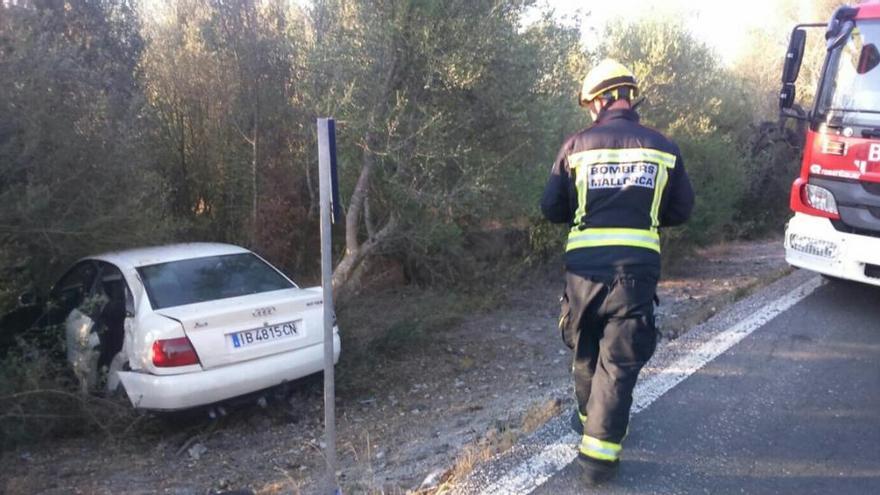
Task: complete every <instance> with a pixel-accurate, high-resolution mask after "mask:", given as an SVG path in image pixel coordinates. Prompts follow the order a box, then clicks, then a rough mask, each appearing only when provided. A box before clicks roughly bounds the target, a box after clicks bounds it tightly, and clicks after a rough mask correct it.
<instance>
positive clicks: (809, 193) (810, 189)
mask: <svg viewBox="0 0 880 495" xmlns="http://www.w3.org/2000/svg"><path fill="white" fill-rule="evenodd" d="M804 200H805V202H806V203H807V204H808V205H810V206H812V207H813V208H815V209H817V210H819V211H824V212H825V213H830V214H832V215H837V214H838V212H837V201H836V200H835V199H834V194H832V193H831V191H829V190H828V189H825V188H824V187H820V186H815V185H813V184H806V185H805V186H804Z"/></svg>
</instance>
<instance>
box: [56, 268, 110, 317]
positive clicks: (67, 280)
mask: <svg viewBox="0 0 880 495" xmlns="http://www.w3.org/2000/svg"><path fill="white" fill-rule="evenodd" d="M97 274H98V267H97V266H96V265H95V263H94V262H92V261H88V260H87V261H81V262H79V263H78V264H76V265H74V267H73V268H71V269H70V270H68V272H67V273H65V274H64V276H63V277H61V279H60V280H59V281H58V283H57V284H55V287H53V288H52V292H51V293H50V295H49V302H50V304H51V305H52V306H53V308H51V309H57V310H60V311H61V312H62V313H64V314H66V313H69V312H70V311H73V309H74V308H77V307H79V306H80V305H81V304H82V303H83V301H84V300H85V297H86V295H88V294H89V293H90V292H91V291H92V288H93V286H94V283H95V278H96V276H97Z"/></svg>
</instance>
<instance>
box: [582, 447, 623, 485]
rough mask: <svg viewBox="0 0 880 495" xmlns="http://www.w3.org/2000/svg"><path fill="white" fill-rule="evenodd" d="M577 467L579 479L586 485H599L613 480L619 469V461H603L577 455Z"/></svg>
mask: <svg viewBox="0 0 880 495" xmlns="http://www.w3.org/2000/svg"><path fill="white" fill-rule="evenodd" d="M577 462H578V466H580V468H581V479H583V480H584V482H585V483H586V484H588V485H601V484H602V483H606V482H608V481H611V480H613V479H614V477H615V476H617V470H618V468H619V467H620V460H619V459H618V460H614V461H603V460H600V459H594V458H592V457H589V456H586V455H584V454H582V453H578V456H577Z"/></svg>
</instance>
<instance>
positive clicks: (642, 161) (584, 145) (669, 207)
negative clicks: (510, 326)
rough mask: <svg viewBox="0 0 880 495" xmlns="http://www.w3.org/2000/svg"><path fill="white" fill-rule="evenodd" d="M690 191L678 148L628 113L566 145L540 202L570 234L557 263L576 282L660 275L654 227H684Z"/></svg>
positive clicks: (608, 114) (613, 115) (604, 119)
mask: <svg viewBox="0 0 880 495" xmlns="http://www.w3.org/2000/svg"><path fill="white" fill-rule="evenodd" d="M693 205H694V192H693V189H692V187H691V183H690V179H688V176H687V172H685V169H684V161H683V160H682V158H681V153H680V152H679V149H678V146H677V145H676V144H675V143H673V142H672V141H670V140H669V139H667V138H666V137H664V136H663V135H662V134H660V133H659V132H657V131H655V130H653V129H650V128H647V127H645V126H642V125H641V124H639V117H638V114H637V113H636V112H635V111H633V110H629V109H615V110H608V111H605V112H604V113H603V114H602V116H601V117H600V118H599V120H598V121H597V122H596V123H594V124H593V125H592V126H590V127H588V128H586V129H584V130H582V131H580V132H578V133H577V134H575V135H573V136H571V137H569V138H568V139H566V141H565V143H564V144H563V145H562V149H561V150H560V151H559V156H558V157H557V158H556V161H555V162H554V164H553V170H552V171H551V173H550V178H549V180H548V181H547V186H546V187H545V188H544V195H543V197H542V198H541V210H542V211H543V213H544V216H545V217H546V218H547V219H548V220H550V221H551V222H554V223H565V224H568V225H569V227H570V230H569V234H568V241H567V246H566V256H565V264H566V269H567V270H568V271H570V272H573V273H577V274H580V275H587V276H589V275H609V274H615V273H622V272H626V273H641V274H646V275H651V276H654V277H658V278H659V276H660V236H659V228H660V227H667V226H673V225H679V224H681V223H684V222H685V221H686V220H687V219H688V217H689V216H690V213H691V210H692V209H693Z"/></svg>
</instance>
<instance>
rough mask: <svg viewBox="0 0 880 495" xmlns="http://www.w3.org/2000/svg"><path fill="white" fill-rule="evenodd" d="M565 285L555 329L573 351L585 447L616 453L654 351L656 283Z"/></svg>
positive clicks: (604, 280) (584, 280) (571, 281)
mask: <svg viewBox="0 0 880 495" xmlns="http://www.w3.org/2000/svg"><path fill="white" fill-rule="evenodd" d="M565 282H566V284H565V285H566V287H565V293H564V294H563V296H562V315H561V318H560V321H559V327H560V330H561V333H562V338H563V341H564V342H565V344H566V345H568V347H569V348H571V349H572V350H574V362H573V364H572V373H573V375H574V383H575V393H576V395H577V402H578V411H579V413H580V414H581V418H582V419H583V418H584V417H586V421H585V423H584V442H588V441H591V442H598V443H599V444H603V445H606V447H607V446H610V447H612V449H613V450H616V452H619V450H620V443H621V442H622V441H623V438H624V437H625V436H626V432H627V426H628V424H629V413H630V407H631V406H632V392H633V389H634V388H635V385H636V379H637V378H638V376H639V371H641V369H642V367H643V366H644V365H645V363H646V362H647V361H648V359H650V358H651V356H652V355H653V354H654V349H655V348H656V346H657V337H658V332H657V329H656V326H655V322H654V300H655V297H656V296H655V294H656V290H657V279H656V278H654V277H650V276H641V275H633V274H618V275H614V276H608V277H597V276H591V277H583V276H580V275H576V274H574V273H570V272H567V273H566V275H565ZM606 443H607V444H606ZM581 450H582V451H583V450H584V447H583V444H582V448H581ZM613 457H614V459H616V453H615V455H614V456H613Z"/></svg>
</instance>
